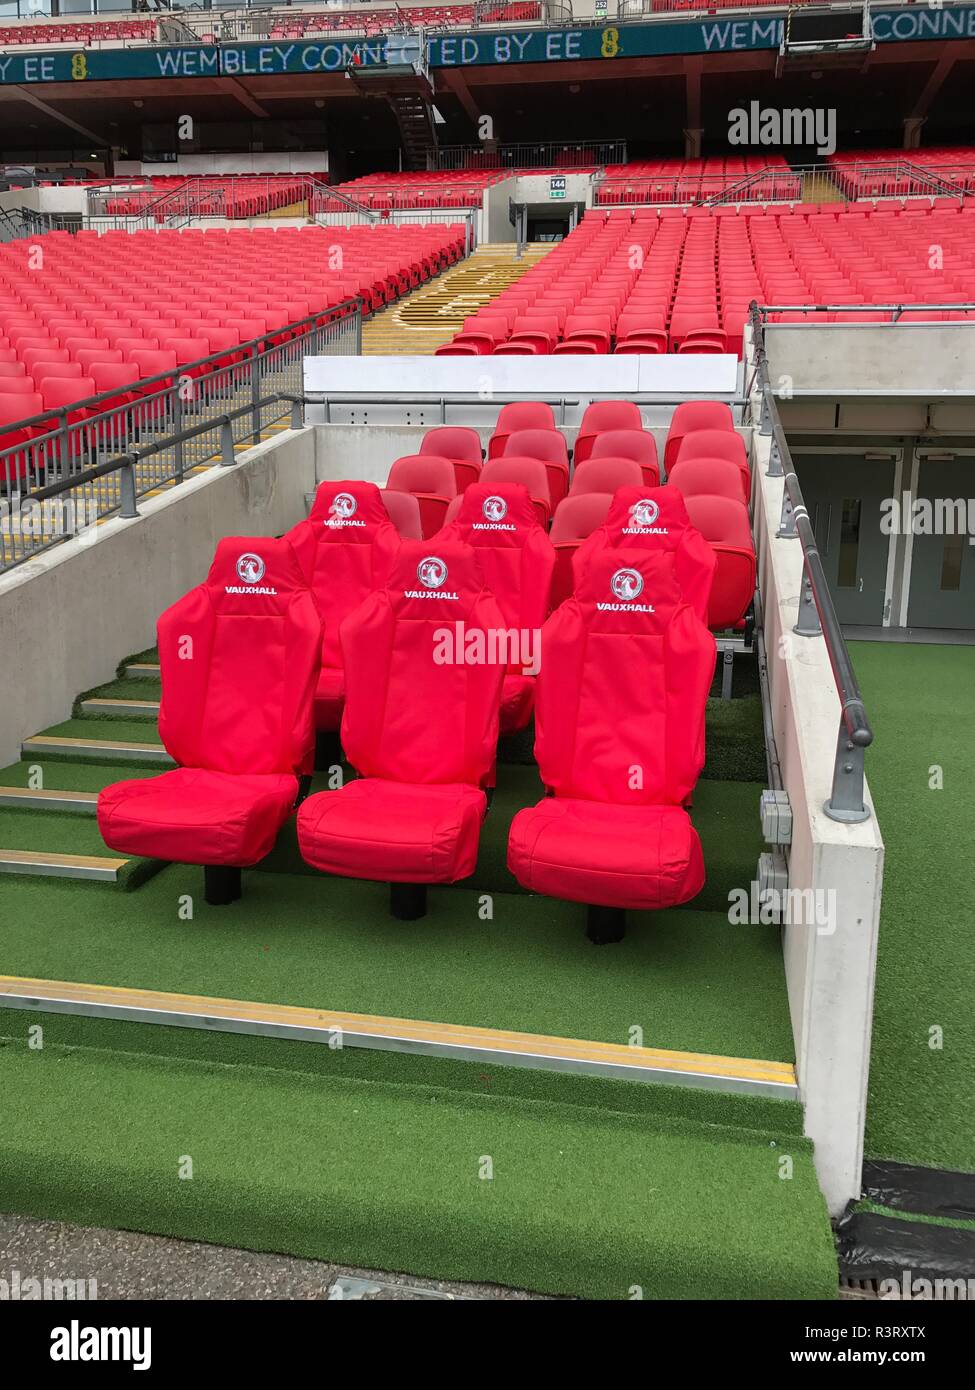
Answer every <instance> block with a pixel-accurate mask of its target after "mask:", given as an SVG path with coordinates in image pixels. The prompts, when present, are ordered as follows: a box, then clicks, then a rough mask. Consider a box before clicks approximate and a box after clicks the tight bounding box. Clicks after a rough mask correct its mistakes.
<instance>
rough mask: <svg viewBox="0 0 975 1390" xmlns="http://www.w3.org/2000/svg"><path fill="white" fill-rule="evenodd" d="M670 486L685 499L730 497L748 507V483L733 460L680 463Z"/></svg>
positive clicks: (704, 460)
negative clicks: (706, 496) (706, 495)
mask: <svg viewBox="0 0 975 1390" xmlns="http://www.w3.org/2000/svg"><path fill="white" fill-rule="evenodd" d="M667 483H668V485H669V486H670V487H674V488H676V489H677V491H678V492H680V493H682V494H683V495H684V497H694V496H696V495H700V494H702V493H703V494H708V495H711V496H714V497H730V498H732V499H733V500H734V501H737V502H744V503H746V504H747V502H748V495H747V493H746V491H745V488H746V483H745V480H744V478H743V477H742V473H741V469H740V468H739V467H738V465H737V464H736V463H732V462H731V461H730V460H729V459H714V458H692V459H683V460H678V461H677V463H675V464H674V466H673V468H672V469H671V470H670V473H669V475H668V477H667Z"/></svg>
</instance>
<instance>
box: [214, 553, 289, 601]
mask: <svg viewBox="0 0 975 1390" xmlns="http://www.w3.org/2000/svg"><path fill="white" fill-rule="evenodd" d="M264 570H265V565H264V561H263V560H262V559H261V557H260V555H255V554H254V553H253V551H250V550H248V551H246V552H245V553H244V554H243V555H240V556H238V559H237V578H238V579H241V580H243V583H242V584H228V585H227V586H226V592H227V593H228V594H271V595H274V594H276V593H277V592H278V591H277V589H275V588H272V587H271V585H269V584H262V583H261V580H262V579H263V578H264Z"/></svg>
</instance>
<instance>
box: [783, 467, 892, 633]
mask: <svg viewBox="0 0 975 1390" xmlns="http://www.w3.org/2000/svg"><path fill="white" fill-rule="evenodd" d="M793 457H794V459H795V464H796V471H797V473H798V474H799V482H800V485H801V487H802V495H803V497H804V498H805V501H806V507H807V509H808V511H809V519H810V521H811V523H812V528H813V531H814V532H815V534H816V543H817V545H818V546H819V551H820V555H821V557H822V561H823V569H824V570H825V572H826V579H827V582H828V583H829V588H830V593H831V594H832V597H833V606H834V607H835V609H836V616H837V617H838V618H839V620H840V622H841V623H856V624H860V625H863V626H880V625H881V624H882V623H883V621H884V614H885V610H886V606H887V599H888V569H889V560H890V553H891V544H892V540H893V537H892V535H891V534H890V533H889V531H890V528H889V527H888V526H882V525H881V522H882V521H883V519H884V512H883V511H882V510H881V506H882V503H883V502H884V501H885V500H886V499H889V498H890V497H892V496H893V495H894V486H895V470H896V465H897V456H896V455H894V454H893V453H892V454H890V455H889V456H886V457H879V458H878V457H873V458H868V457H867V456H866V455H865V454H864V453H862V452H856V453H855V452H852V451H851V452H846V451H837V452H826V451H818V450H810V451H809V452H808V453H806V452H803V451H801V450H794V451H793Z"/></svg>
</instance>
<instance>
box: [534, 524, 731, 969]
mask: <svg viewBox="0 0 975 1390" xmlns="http://www.w3.org/2000/svg"><path fill="white" fill-rule="evenodd" d="M714 663H715V646H714V638H713V637H712V636H711V634H710V633H709V632H708V631H707V629H706V628H705V626H704V625H703V623H702V622H701V620H700V618H698V616H697V615H696V614H695V612H694V610H693V609H692V608H691V606H690V605H689V604H688V603H687V602H686V601H685V600H684V599H683V598H682V597H681V594H680V590H679V588H678V585H677V581H676V579H675V578H674V573H673V561H672V559H671V557H670V556H667V555H663V554H659V555H658V554H652V553H649V552H647V551H645V550H631V551H625V550H618V551H617V550H607V551H604V552H603V553H601V554H600V555H599V556H597V557H595V558H594V559H593V561H592V563H591V564H590V565H589V566H588V567H587V569H586V572H585V575H584V577H583V578H582V579H581V581H580V583H579V585H578V587H577V589H576V592H575V594H574V595H573V596H572V598H570V599H568V600H567V601H566V602H565V603H563V604H562V606H561V607H560V608H558V609H557V610H556V612H555V613H553V615H552V617H551V618H550V619H549V620H548V622H547V623H546V624H545V627H544V629H543V632H542V662H541V670H540V672H539V677H538V680H537V694H536V710H535V728H536V734H535V754H536V757H537V759H538V768H539V773H540V775H541V778H542V781H543V783H544V784H545V786H546V787H547V788H549V790H550V792H551V793H552V794H551V795H550V796H548V797H546V798H545V799H544V800H542V801H540V802H539V803H538V805H537V806H534V807H530V808H527V809H526V810H523V811H519V813H518V814H517V815H516V816H515V818H514V820H513V821H512V824H511V832H510V836H509V840H508V867H509V868H510V869H511V872H512V873H513V874H514V875H515V877H516V878H517V880H518V882H519V883H520V884H521V885H522V886H523V887H524V888H527V889H528V890H529V892H535V893H545V894H548V895H549V896H551V897H557V898H566V899H568V900H569V901H572V902H580V903H586V904H589V905H590V912H589V923H588V934H589V937H590V939H591V940H593V941H594V942H596V943H598V944H601V943H603V942H606V941H617V940H619V939H620V938H621V937H622V935H623V933H624V930H625V918H624V917H623V913H624V912H625V911H626V909H628V908H653V909H660V908H667V907H675V906H677V905H678V904H680V903H683V902H687V901H688V900H689V899H691V898H693V897H695V896H696V895H697V894H698V893H699V892H700V891H701V888H702V887H703V886H704V858H703V854H702V852H701V843H700V840H699V839H698V836H697V832H696V831H695V830H694V827H693V826H692V825H691V821H690V818H689V817H688V814H687V812H686V811H685V810H684V803H685V802H686V801H687V800H688V798H689V797H690V795H691V792H692V791H693V789H694V785H695V783H696V781H697V778H698V776H699V775H700V771H701V768H702V766H703V763H704V710H705V704H706V702H707V696H708V690H709V688H710V685H711V680H712V678H713V675H714ZM635 766H636V767H639V769H640V772H641V775H640V777H639V778H635V777H634V776H633V769H634V767H635ZM594 909H595V910H594ZM600 909H610V911H608V912H607V911H601V910H600Z"/></svg>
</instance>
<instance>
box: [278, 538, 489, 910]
mask: <svg viewBox="0 0 975 1390" xmlns="http://www.w3.org/2000/svg"><path fill="white" fill-rule="evenodd" d="M458 623H461V624H463V625H464V628H465V629H466V630H467V631H475V632H476V631H480V632H482V633H490V632H491V631H500V630H501V629H502V628H503V626H504V619H503V617H502V615H501V611H500V609H499V607H498V605H497V603H496V601H495V599H494V598H493V596H492V595H491V593H490V591H489V590H488V589H487V588H486V587H485V585H484V579H483V576H482V573H481V568H480V565H479V563H478V560H477V557H476V556H475V554H474V552H473V551H472V550H471V548H470V547H469V546H465V545H460V544H457V543H448V544H445V545H440V544H439V542H438V544H437V545H436V547H435V548H434V547H431V545H430V543H429V542H428V541H404V542H403V543H402V545H401V547H400V551H399V556H398V558H397V560H396V562H395V564H394V565H393V569H392V572H391V574H390V577H389V580H388V584H387V587H386V588H384V589H379V590H377V591H376V592H375V593H373V595H372V596H371V598H369V599H367V600H366V602H365V603H363V604H361V605H360V607H359V608H358V609H357V610H356V612H355V613H354V614H352V615H351V616H350V617H349V618H347V619H346V621H345V623H343V625H342V632H341V642H342V657H343V663H344V666H345V672H346V699H345V714H344V716H343V719H342V745H343V748H344V749H345V752H346V754H347V756H348V759H349V761H350V763H351V764H352V766H353V767H354V768H355V769H356V771H357V772H358V774H359V776H358V778H356V780H354V781H350V782H347V783H346V785H345V786H344V787H343V788H342V790H341V791H328V792H321V793H319V794H318V795H316V796H312V797H309V799H308V800H307V801H305V802H304V803H303V804H302V806H301V809H300V811H299V813H298V843H299V846H300V848H301V853H302V855H303V857H304V858H305V860H306V861H307V863H309V864H311V865H312V866H313V867H315V868H317V869H321V870H323V871H325V872H326V873H332V874H340V875H342V876H344V877H347V878H365V879H371V880H375V881H386V882H389V883H392V884H393V885H394V888H393V892H392V899H391V905H392V910H393V912H394V914H395V915H398V916H403V917H417V916H421V915H422V914H423V912H424V911H425V894H424V892H423V890H422V889H420V890H418V891H416V890H415V891H412V892H411V891H409V890H402V889H399V890H398V889H397V888H396V887H395V885H400V884H414V885H421V884H422V885H425V884H428V883H454V882H456V881H457V879H460V878H464V877H466V876H467V875H468V874H470V873H471V872H472V871H473V869H474V865H475V862H476V860H477V849H478V840H479V836H480V830H481V823H482V821H483V819H484V815H485V813H486V810H487V798H486V795H485V788H487V787H488V786H490V785H493V778H494V759H495V748H496V744H497V737H498V709H499V706H500V702H501V686H502V680H503V677H504V667H503V666H502V665H500V664H496V663H492V662H490V661H479V662H478V661H467V660H465V657H464V652H463V651H460V650H457V649H454V650H453V651H451V650H448V649H447V648H446V647H445V646H444V642H443V636H442V634H443V633H445V632H446V633H448V635H449V634H453V633H455V632H456V624H458ZM431 711H436V718H432V717H431Z"/></svg>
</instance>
